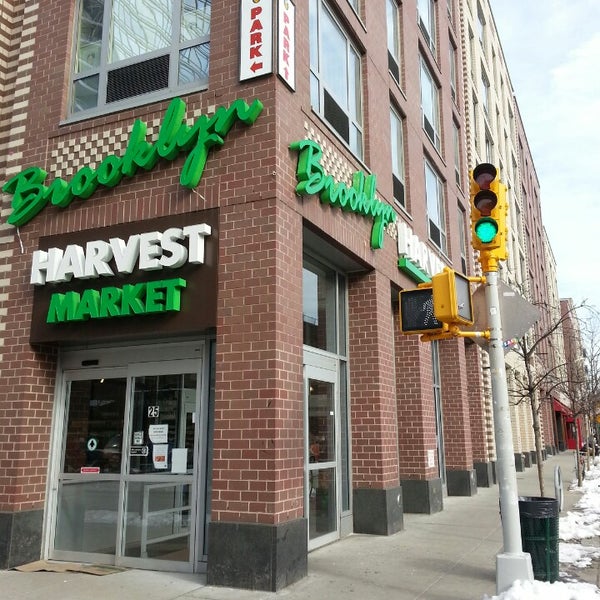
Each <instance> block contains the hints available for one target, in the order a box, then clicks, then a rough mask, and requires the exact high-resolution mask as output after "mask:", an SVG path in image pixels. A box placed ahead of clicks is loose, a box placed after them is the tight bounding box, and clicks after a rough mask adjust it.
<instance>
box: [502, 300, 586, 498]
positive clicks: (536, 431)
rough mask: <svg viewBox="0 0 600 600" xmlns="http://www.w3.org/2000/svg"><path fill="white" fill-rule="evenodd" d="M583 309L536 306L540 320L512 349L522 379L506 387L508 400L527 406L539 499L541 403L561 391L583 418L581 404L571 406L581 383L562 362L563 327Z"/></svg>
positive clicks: (541, 452)
mask: <svg viewBox="0 0 600 600" xmlns="http://www.w3.org/2000/svg"><path fill="white" fill-rule="evenodd" d="M582 306H583V304H581V305H578V306H571V307H570V308H569V310H567V311H563V312H562V313H561V312H560V309H558V307H550V306H548V305H540V304H538V307H539V308H540V309H541V311H542V315H543V318H542V320H541V321H540V322H538V323H537V324H536V325H534V327H532V329H530V331H529V332H528V333H527V334H526V335H525V336H523V337H522V338H520V339H518V340H516V343H514V345H513V346H512V350H513V351H514V352H515V353H516V354H517V356H518V357H519V358H520V361H521V366H522V373H523V376H522V377H515V378H514V379H513V381H512V382H510V383H509V396H510V397H511V400H512V402H513V403H514V404H520V403H523V402H526V403H527V404H528V405H529V406H530V409H531V417H532V424H533V435H534V443H535V453H536V463H537V470H538V481H539V487H540V496H545V489H544V460H543V459H544V454H543V451H544V447H543V437H542V423H541V414H542V408H543V406H544V402H548V401H550V399H551V398H552V396H553V394H555V393H556V392H559V391H560V392H562V393H563V394H565V395H567V396H568V397H569V398H570V400H571V403H572V405H573V406H572V408H573V412H574V414H575V413H577V415H578V414H583V413H582V411H583V404H582V403H580V402H574V400H576V399H575V398H574V397H573V394H572V390H575V389H578V388H580V387H581V385H582V383H583V381H582V379H579V380H578V381H575V380H571V379H570V377H571V376H573V372H572V371H570V370H569V368H568V365H569V361H568V360H566V358H565V352H564V347H563V325H564V324H565V323H566V322H568V321H569V320H571V319H577V318H578V317H577V310H578V309H580V308H581V307H582ZM577 444H579V441H578V442H577ZM578 447H579V446H578Z"/></svg>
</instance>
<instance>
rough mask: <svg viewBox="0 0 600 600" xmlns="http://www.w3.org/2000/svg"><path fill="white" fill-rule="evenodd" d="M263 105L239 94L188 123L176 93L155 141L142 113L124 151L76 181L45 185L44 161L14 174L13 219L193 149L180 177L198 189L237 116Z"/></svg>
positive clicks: (250, 119)
mask: <svg viewBox="0 0 600 600" xmlns="http://www.w3.org/2000/svg"><path fill="white" fill-rule="evenodd" d="M262 109H263V105H262V103H261V102H260V101H259V100H254V101H253V102H252V104H251V105H248V104H247V103H246V102H245V101H244V100H241V99H238V100H235V101H234V102H233V103H232V104H231V105H230V106H229V107H228V108H225V107H223V106H221V107H219V108H218V109H217V110H216V112H215V114H214V115H213V116H212V117H209V116H206V115H200V117H198V118H197V119H196V121H195V122H194V124H193V125H192V126H191V127H190V126H188V125H186V123H185V110H186V106H185V102H184V101H183V100H182V99H181V98H174V99H173V100H172V101H171V103H170V104H169V107H168V108H167V111H166V113H165V115H164V117H163V120H162V123H161V126H160V130H159V133H158V139H157V140H156V143H154V144H152V143H151V142H149V141H147V140H146V132H147V126H146V123H144V122H143V121H141V120H139V119H137V120H136V121H135V122H134V124H133V127H132V130H131V133H130V134H129V141H128V144H127V149H126V150H125V154H123V156H120V157H119V156H116V155H114V154H109V155H108V156H106V157H105V158H104V159H103V160H102V162H101V163H100V164H99V165H98V167H97V168H96V169H92V168H91V167H88V166H86V167H82V168H81V169H79V171H77V173H75V175H74V176H73V178H72V179H71V181H65V180H64V179H61V178H60V177H57V178H56V179H55V180H54V181H52V183H51V184H50V185H49V186H45V185H44V181H45V180H46V177H47V175H48V173H47V172H46V171H44V169H42V168H40V167H29V168H27V169H24V170H23V171H21V172H20V173H19V174H18V175H15V176H14V177H12V178H11V179H9V180H8V181H7V182H6V183H5V184H4V186H3V187H2V191H4V192H6V193H8V194H13V199H12V203H11V206H12V209H13V210H12V213H11V215H10V216H9V217H8V222H9V223H11V224H12V225H17V226H18V225H23V224H24V223H27V222H28V221H30V220H31V219H33V217H35V216H36V215H37V214H38V213H39V212H40V211H41V210H42V209H43V208H44V207H45V206H46V204H47V203H48V201H50V203H51V204H53V205H54V206H60V207H62V208H64V207H66V206H68V205H69V204H70V203H71V202H72V200H73V199H74V198H80V199H82V200H85V199H86V198H89V197H90V196H91V195H92V194H93V193H94V192H95V191H96V189H97V188H98V186H99V185H102V186H104V187H108V188H112V187H115V186H116V185H118V184H119V183H120V181H121V179H122V178H123V177H124V176H126V177H133V175H135V173H136V172H137V170H138V169H140V168H141V169H143V170H145V171H149V170H150V169H152V168H154V166H155V165H156V163H157V161H158V159H159V158H164V159H166V160H174V159H175V158H176V157H177V156H178V154H179V153H180V152H188V156H187V158H186V160H185V163H184V165H183V168H182V170H181V174H180V178H179V181H180V183H181V185H182V186H184V187H187V188H189V189H193V188H194V187H196V186H197V185H198V183H199V182H200V179H201V178H202V174H203V172H204V167H205V165H206V159H207V157H208V152H209V150H210V149H211V148H212V147H213V146H222V145H223V144H224V143H225V140H224V138H225V136H226V135H227V133H228V132H229V130H230V129H231V128H232V127H233V124H234V123H235V122H236V120H237V121H241V122H242V123H245V124H246V125H251V124H252V123H254V122H255V121H256V119H257V118H258V116H259V114H260V113H261V111H262Z"/></svg>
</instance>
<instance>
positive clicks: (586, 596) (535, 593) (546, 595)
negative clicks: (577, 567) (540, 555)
mask: <svg viewBox="0 0 600 600" xmlns="http://www.w3.org/2000/svg"><path fill="white" fill-rule="evenodd" d="M598 598H600V596H599V595H598V588H597V587H596V586H595V585H592V584H591V583H562V582H560V581H555V582H554V583H547V582H545V581H515V583H514V584H513V585H512V587H511V588H510V589H509V590H508V591H506V592H504V593H503V594H500V595H499V596H493V597H491V598H490V597H489V596H485V597H484V600H598Z"/></svg>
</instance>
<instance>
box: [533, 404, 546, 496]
mask: <svg viewBox="0 0 600 600" xmlns="http://www.w3.org/2000/svg"><path fill="white" fill-rule="evenodd" d="M531 417H532V420H533V436H534V439H535V454H536V457H537V470H538V483H539V484H540V496H541V497H542V498H543V497H544V496H545V495H546V494H545V490H544V455H543V453H542V425H541V423H540V401H539V399H538V398H537V396H536V394H535V393H534V394H532V398H531Z"/></svg>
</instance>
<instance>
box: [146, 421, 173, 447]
mask: <svg viewBox="0 0 600 600" xmlns="http://www.w3.org/2000/svg"><path fill="white" fill-rule="evenodd" d="M168 435H169V426H168V425H149V426H148V436H149V437H150V441H151V442H152V443H153V444H166V443H167V439H168Z"/></svg>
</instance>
